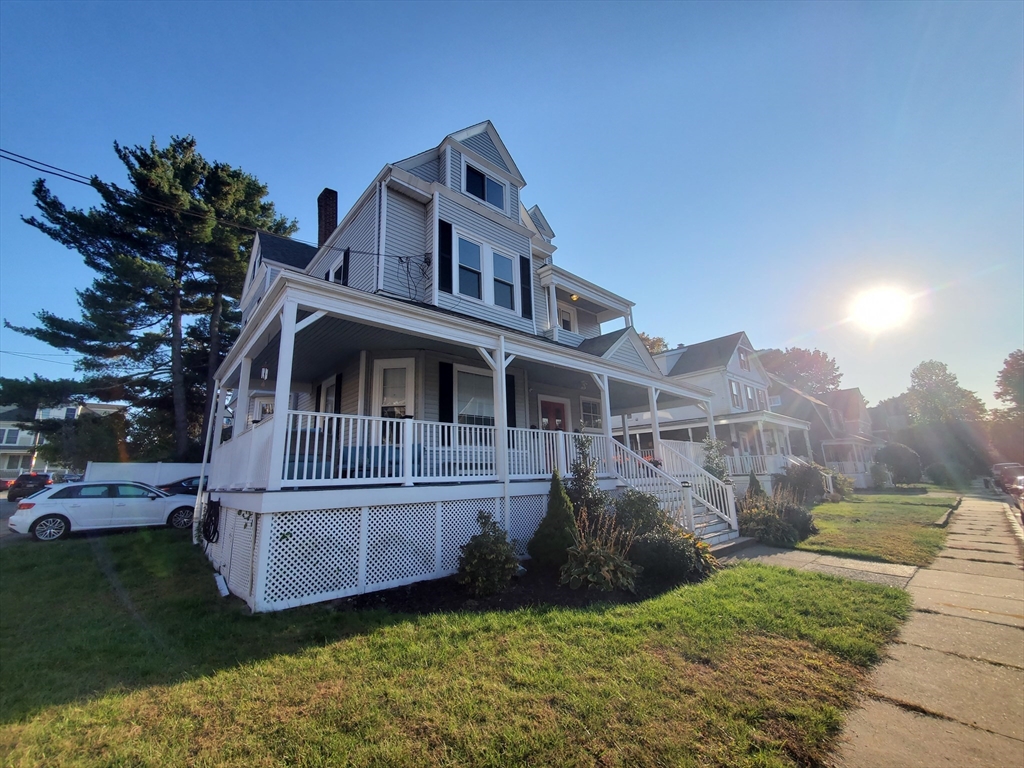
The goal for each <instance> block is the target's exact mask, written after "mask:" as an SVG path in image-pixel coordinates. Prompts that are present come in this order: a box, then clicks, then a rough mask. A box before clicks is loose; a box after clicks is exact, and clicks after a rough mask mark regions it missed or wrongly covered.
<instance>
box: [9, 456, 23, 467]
mask: <svg viewBox="0 0 1024 768" xmlns="http://www.w3.org/2000/svg"><path fill="white" fill-rule="evenodd" d="M20 466H21V457H20V456H10V457H8V459H7V468H8V469H18V468H19V467H20Z"/></svg>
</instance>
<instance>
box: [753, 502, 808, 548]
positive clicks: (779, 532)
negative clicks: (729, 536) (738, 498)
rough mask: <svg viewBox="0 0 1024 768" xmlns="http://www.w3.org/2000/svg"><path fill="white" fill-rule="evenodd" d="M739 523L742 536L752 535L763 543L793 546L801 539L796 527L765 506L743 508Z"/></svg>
mask: <svg viewBox="0 0 1024 768" xmlns="http://www.w3.org/2000/svg"><path fill="white" fill-rule="evenodd" d="M739 523H740V535H741V536H751V537H753V538H755V539H757V540H758V541H760V542H761V543H762V544H769V545H771V546H773V547H792V546H794V545H795V544H796V543H797V542H798V541H800V535H799V534H798V533H797V531H796V528H794V527H793V526H792V525H790V524H789V523H787V522H786V521H785V520H783V519H782V518H781V517H779V516H778V515H777V514H776V513H775V512H773V511H771V510H768V509H764V508H763V507H761V508H753V509H746V510H741V511H740V514H739Z"/></svg>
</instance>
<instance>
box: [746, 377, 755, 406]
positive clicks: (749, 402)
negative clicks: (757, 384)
mask: <svg viewBox="0 0 1024 768" xmlns="http://www.w3.org/2000/svg"><path fill="white" fill-rule="evenodd" d="M746 390H747V410H748V411H756V410H757V400H755V399H754V388H753V387H752V386H750V385H749V384H748V385H746Z"/></svg>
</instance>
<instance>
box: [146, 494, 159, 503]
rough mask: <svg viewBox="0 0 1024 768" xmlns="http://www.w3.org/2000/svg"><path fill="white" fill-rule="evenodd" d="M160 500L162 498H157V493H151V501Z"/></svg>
mask: <svg viewBox="0 0 1024 768" xmlns="http://www.w3.org/2000/svg"><path fill="white" fill-rule="evenodd" d="M159 498H160V497H159V496H157V495H156V494H155V493H151V494H149V500H150V501H156V500H157V499H159Z"/></svg>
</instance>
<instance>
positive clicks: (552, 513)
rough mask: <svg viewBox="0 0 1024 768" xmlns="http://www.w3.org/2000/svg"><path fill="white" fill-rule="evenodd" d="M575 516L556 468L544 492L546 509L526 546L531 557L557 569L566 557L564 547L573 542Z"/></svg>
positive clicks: (538, 562)
mask: <svg viewBox="0 0 1024 768" xmlns="http://www.w3.org/2000/svg"><path fill="white" fill-rule="evenodd" d="M575 530H576V517H575V515H573V511H572V502H571V501H569V496H568V494H566V492H565V486H564V485H562V478H561V477H559V476H558V470H557V469H556V470H555V471H554V472H553V473H552V474H551V489H550V490H549V491H548V509H547V512H546V513H545V515H544V519H543V520H541V521H540V525H538V526H537V530H536V531H535V532H534V534H533V537H532V538H531V539H530V542H529V543H528V544H527V545H526V551H527V552H529V554H530V557H531V559H532V560H533V561H534V562H535V563H536V564H537V565H539V566H542V567H549V568H561V567H562V565H564V564H565V561H566V558H567V557H568V549H569V547H571V546H572V545H573V543H574V541H575V540H574V538H573V532H574V531H575Z"/></svg>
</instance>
